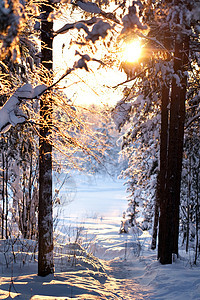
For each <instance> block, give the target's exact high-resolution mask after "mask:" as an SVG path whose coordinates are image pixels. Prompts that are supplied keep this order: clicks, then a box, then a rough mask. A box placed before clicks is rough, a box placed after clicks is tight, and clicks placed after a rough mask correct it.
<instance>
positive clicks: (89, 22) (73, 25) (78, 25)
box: [54, 17, 99, 36]
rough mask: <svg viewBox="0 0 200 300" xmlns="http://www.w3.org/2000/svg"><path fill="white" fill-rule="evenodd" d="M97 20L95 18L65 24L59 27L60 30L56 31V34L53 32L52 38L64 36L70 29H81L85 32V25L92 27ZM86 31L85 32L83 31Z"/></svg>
mask: <svg viewBox="0 0 200 300" xmlns="http://www.w3.org/2000/svg"><path fill="white" fill-rule="evenodd" d="M98 20H99V19H98V18H96V17H92V18H91V19H89V20H81V21H78V22H75V23H67V24H65V25H64V26H63V27H61V28H60V29H58V30H57V31H56V32H54V36H56V35H58V34H64V33H67V31H68V30H70V29H74V28H77V29H81V28H83V29H84V30H85V28H87V26H86V25H89V26H90V25H93V24H95V23H96V22H97V21H98ZM84 25H85V27H84ZM85 31H86V30H85Z"/></svg>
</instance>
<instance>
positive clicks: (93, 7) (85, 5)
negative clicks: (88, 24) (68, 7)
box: [74, 0, 101, 14]
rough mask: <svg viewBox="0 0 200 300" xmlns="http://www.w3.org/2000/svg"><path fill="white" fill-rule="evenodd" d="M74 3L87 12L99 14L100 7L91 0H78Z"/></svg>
mask: <svg viewBox="0 0 200 300" xmlns="http://www.w3.org/2000/svg"><path fill="white" fill-rule="evenodd" d="M74 5H77V6H79V7H80V8H81V9H82V10H84V11H86V12H89V13H94V14H100V13H101V9H100V8H99V7H98V5H97V4H96V3H93V2H89V1H88V2H85V1H84V0H78V1H76V2H75V3H74Z"/></svg>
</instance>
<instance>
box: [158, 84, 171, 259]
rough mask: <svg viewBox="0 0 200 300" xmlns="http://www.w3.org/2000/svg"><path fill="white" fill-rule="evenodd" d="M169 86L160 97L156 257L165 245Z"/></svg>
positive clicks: (164, 87)
mask: <svg viewBox="0 0 200 300" xmlns="http://www.w3.org/2000/svg"><path fill="white" fill-rule="evenodd" d="M166 84H167V83H166ZM168 105H169V87H168V86H167V85H164V86H163V88H162V98H161V133H160V172H159V175H158V199H159V201H158V205H159V208H160V218H159V235H158V258H160V257H161V256H162V255H163V254H162V253H163V251H164V249H165V248H166V247H167V244H166V241H167V237H166V234H167V230H166V228H167V227H168V225H169V224H168V218H167V211H168V208H167V199H166V197H165V196H166V194H165V188H166V175H167V158H168V135H169V113H168Z"/></svg>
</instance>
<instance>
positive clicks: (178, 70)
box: [158, 34, 188, 264]
mask: <svg viewBox="0 0 200 300" xmlns="http://www.w3.org/2000/svg"><path fill="white" fill-rule="evenodd" d="M185 51H188V42H186V41H184V37H183V36H181V35H180V34H179V35H177V36H176V40H175V53H174V71H175V74H176V77H173V79H172V90H171V105H170V124H169V138H168V147H167V149H168V154H167V165H166V175H165V183H166V186H165V189H164V195H163V199H162V203H161V217H160V223H159V226H160V227H159V252H158V257H159V258H160V262H161V263H162V264H170V263H172V254H173V253H174V254H176V255H178V236H179V206H180V188H181V171H182V156H183V137H184V120H185V99H186V84H187V80H186V78H185V77H184V76H183V71H184V65H185V64H186V63H187V60H188V57H187V55H186V54H185ZM181 76H183V77H182V78H181ZM179 78H180V82H179ZM161 192H162V190H161ZM161 197H162V195H161ZM163 200H164V201H163Z"/></svg>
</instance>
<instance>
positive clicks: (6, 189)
mask: <svg viewBox="0 0 200 300" xmlns="http://www.w3.org/2000/svg"><path fill="white" fill-rule="evenodd" d="M5 167H6V176H5V184H6V185H5V194H6V195H5V196H6V213H5V221H6V225H5V233H6V239H8V158H7V157H6V165H5Z"/></svg>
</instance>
